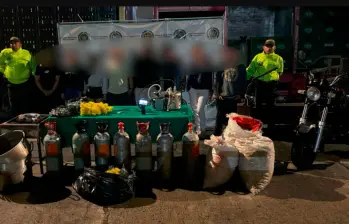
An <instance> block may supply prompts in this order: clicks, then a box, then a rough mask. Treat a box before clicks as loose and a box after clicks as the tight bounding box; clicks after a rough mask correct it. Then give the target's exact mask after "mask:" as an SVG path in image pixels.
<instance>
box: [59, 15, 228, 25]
mask: <svg viewBox="0 0 349 224" xmlns="http://www.w3.org/2000/svg"><path fill="white" fill-rule="evenodd" d="M203 19H222V17H221V16H212V17H193V18H170V19H145V20H142V22H139V21H135V20H123V21H120V20H109V21H84V22H83V23H82V22H60V23H57V25H75V24H110V23H112V24H113V23H147V22H162V21H183V20H203Z"/></svg>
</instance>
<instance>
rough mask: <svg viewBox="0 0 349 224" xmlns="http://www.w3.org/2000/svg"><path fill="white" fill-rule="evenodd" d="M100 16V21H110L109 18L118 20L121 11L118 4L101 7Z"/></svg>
mask: <svg viewBox="0 0 349 224" xmlns="http://www.w3.org/2000/svg"><path fill="white" fill-rule="evenodd" d="M98 14H99V18H98V20H100V21H108V20H118V19H119V11H118V7H116V6H109V7H99V13H98Z"/></svg>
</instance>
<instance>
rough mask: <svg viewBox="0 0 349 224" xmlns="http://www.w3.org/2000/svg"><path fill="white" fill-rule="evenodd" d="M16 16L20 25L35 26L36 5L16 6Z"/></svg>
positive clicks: (36, 19) (36, 22) (36, 18)
mask: <svg viewBox="0 0 349 224" xmlns="http://www.w3.org/2000/svg"><path fill="white" fill-rule="evenodd" d="M17 16H18V24H19V26H20V27H25V28H37V26H38V7H18V13H17Z"/></svg>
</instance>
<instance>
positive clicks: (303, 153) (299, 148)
mask: <svg viewBox="0 0 349 224" xmlns="http://www.w3.org/2000/svg"><path fill="white" fill-rule="evenodd" d="M308 139H311V140H314V138H310V135H305V136H301V135H297V137H296V139H295V141H294V142H293V144H292V148H291V160H292V163H293V165H295V166H296V167H297V169H298V170H305V169H309V168H311V167H312V165H313V162H314V161H315V158H316V153H315V152H314V151H313V149H314V144H311V143H310V142H309V140H308Z"/></svg>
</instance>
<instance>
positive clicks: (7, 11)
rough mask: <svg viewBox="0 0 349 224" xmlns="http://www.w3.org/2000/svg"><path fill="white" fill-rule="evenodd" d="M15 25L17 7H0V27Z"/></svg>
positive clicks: (16, 22) (16, 21)
mask: <svg viewBox="0 0 349 224" xmlns="http://www.w3.org/2000/svg"><path fill="white" fill-rule="evenodd" d="M17 25H18V20H17V7H0V27H1V28H13V27H14V26H17Z"/></svg>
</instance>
